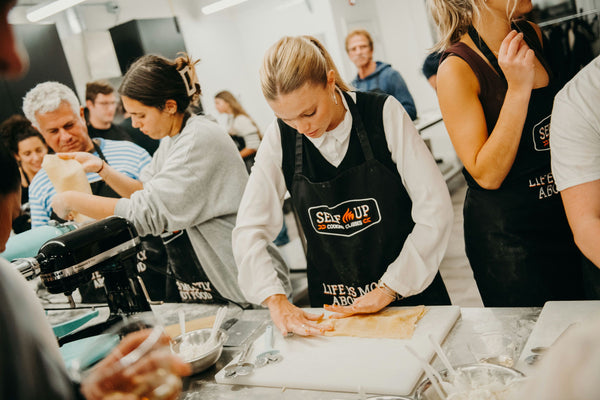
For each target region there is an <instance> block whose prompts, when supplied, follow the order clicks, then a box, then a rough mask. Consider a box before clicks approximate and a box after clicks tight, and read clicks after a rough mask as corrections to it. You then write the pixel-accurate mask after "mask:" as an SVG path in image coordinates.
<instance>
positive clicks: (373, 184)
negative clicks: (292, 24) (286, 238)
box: [233, 36, 452, 335]
mask: <svg viewBox="0 0 600 400" xmlns="http://www.w3.org/2000/svg"><path fill="white" fill-rule="evenodd" d="M260 76H261V85H262V90H263V94H264V96H265V98H266V100H267V103H268V104H269V106H270V107H271V108H272V110H273V111H274V113H275V116H276V118H277V119H276V120H275V121H274V122H273V123H272V124H271V125H270V126H269V128H268V129H267V131H266V133H265V136H264V138H263V141H262V144H261V147H260V149H259V151H258V153H257V156H256V164H255V165H254V168H253V170H252V174H251V175H250V179H249V181H248V185H247V186H246V190H245V192H244V196H243V198H242V202H241V205H240V209H239V211H238V219H237V222H236V227H235V229H234V232H233V245H234V256H235V258H236V261H237V264H238V268H239V271H240V275H239V282H240V287H241V288H242V291H243V292H244V294H245V295H246V298H247V299H248V300H249V301H251V302H253V303H256V304H263V305H265V306H268V307H269V310H270V312H271V317H272V319H273V321H274V323H275V325H276V326H277V327H278V328H279V329H280V331H281V332H282V334H284V335H285V334H288V333H290V332H291V333H296V334H300V335H316V334H321V333H323V331H324V330H327V329H331V326H330V325H329V324H325V325H320V324H317V320H318V319H319V317H320V316H319V315H315V314H311V313H306V312H304V311H303V310H301V309H300V308H298V307H296V306H294V305H293V304H292V303H290V302H289V301H288V299H287V298H286V296H285V292H284V290H283V286H282V285H281V282H280V281H279V279H278V277H277V275H276V273H275V270H274V269H273V267H272V265H271V263H270V262H269V258H268V254H267V251H266V246H267V244H268V243H270V242H271V241H272V240H273V238H274V237H275V235H276V234H277V232H278V231H279V227H280V226H281V221H282V211H281V206H282V202H283V199H284V195H285V193H286V190H287V191H289V193H290V194H291V198H292V202H293V204H294V206H295V208H296V210H297V212H298V214H299V217H300V220H301V224H302V228H303V230H304V233H305V236H306V240H307V249H308V254H307V274H308V291H309V297H310V303H311V306H313V307H323V306H325V308H326V309H328V310H331V311H334V312H337V313H338V314H335V315H336V316H338V317H339V316H346V315H352V314H358V313H373V312H377V311H379V310H381V309H382V308H384V307H386V306H388V305H390V304H394V305H410V304H449V303H450V299H449V297H448V293H447V291H446V288H445V286H444V283H443V282H442V280H441V278H440V275H439V273H438V266H439V262H440V260H441V259H442V256H443V255H444V252H445V250H446V245H447V243H448V239H449V235H450V228H451V224H452V205H451V202H450V196H449V194H448V189H447V187H446V184H445V182H444V179H443V178H442V176H441V174H440V172H439V170H438V168H437V166H436V164H435V161H434V160H433V158H432V156H431V154H430V153H429V151H428V150H427V147H426V146H425V144H424V142H423V141H422V139H421V138H420V137H419V135H418V133H417V130H416V129H415V127H414V125H413V124H412V122H411V120H410V117H409V116H408V114H407V113H406V111H405V110H404V109H403V108H402V106H401V105H400V103H399V102H398V101H397V100H396V99H395V98H394V97H392V96H389V95H386V94H377V93H363V92H355V93H354V92H350V89H349V88H348V86H347V85H346V84H345V83H344V82H343V81H342V79H341V78H340V76H339V74H338V72H337V69H336V67H335V65H334V64H333V62H332V60H331V57H330V56H329V54H328V53H327V51H326V50H325V49H324V48H323V46H322V45H321V43H319V41H317V40H316V39H315V38H312V37H310V36H298V37H284V38H282V39H280V40H279V41H278V42H277V43H275V44H274V45H273V46H272V47H271V48H270V49H269V50H268V51H267V53H266V55H265V57H264V61H263V65H262V68H261V70H260Z"/></svg>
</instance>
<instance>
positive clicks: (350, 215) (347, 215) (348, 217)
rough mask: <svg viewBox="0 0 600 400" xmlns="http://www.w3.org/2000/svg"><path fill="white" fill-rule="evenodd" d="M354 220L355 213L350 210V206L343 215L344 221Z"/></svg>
mask: <svg viewBox="0 0 600 400" xmlns="http://www.w3.org/2000/svg"><path fill="white" fill-rule="evenodd" d="M352 220H354V213H353V212H352V211H350V209H349V208H347V209H346V212H345V213H344V215H343V216H342V222H344V223H347V222H348V221H352Z"/></svg>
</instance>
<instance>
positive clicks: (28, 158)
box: [0, 114, 48, 233]
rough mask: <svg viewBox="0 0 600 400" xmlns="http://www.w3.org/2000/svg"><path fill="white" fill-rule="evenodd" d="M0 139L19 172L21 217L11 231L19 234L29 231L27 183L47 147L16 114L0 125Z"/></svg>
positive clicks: (45, 152)
mask: <svg viewBox="0 0 600 400" xmlns="http://www.w3.org/2000/svg"><path fill="white" fill-rule="evenodd" d="M0 137H2V140H3V141H4V143H5V145H6V146H7V147H8V149H9V150H10V152H11V153H12V154H13V155H14V157H15V159H16V160H17V163H18V165H19V171H20V172H21V215H20V216H19V217H17V218H16V219H15V220H14V221H13V231H14V232H15V233H21V232H24V231H26V230H29V229H31V214H30V212H29V190H28V188H29V183H30V182H31V181H32V180H33V177H34V176H35V174H37V172H38V171H39V170H40V169H41V168H42V161H43V160H44V156H45V155H46V154H48V146H46V142H45V141H44V138H43V137H42V135H40V133H39V132H38V131H37V130H36V129H35V128H34V127H33V126H32V125H31V122H29V120H28V119H27V118H25V117H24V116H22V115H18V114H17V115H13V116H12V117H10V118H8V119H7V120H5V121H4V122H2V124H0Z"/></svg>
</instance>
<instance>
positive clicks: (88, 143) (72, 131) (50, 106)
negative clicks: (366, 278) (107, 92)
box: [23, 82, 151, 228]
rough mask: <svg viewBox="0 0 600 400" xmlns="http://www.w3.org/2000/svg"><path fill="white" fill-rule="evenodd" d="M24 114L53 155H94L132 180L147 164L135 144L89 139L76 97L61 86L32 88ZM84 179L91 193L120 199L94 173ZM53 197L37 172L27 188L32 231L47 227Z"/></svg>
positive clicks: (47, 84) (46, 180)
mask: <svg viewBox="0 0 600 400" xmlns="http://www.w3.org/2000/svg"><path fill="white" fill-rule="evenodd" d="M23 112H24V113H25V116H26V117H27V119H29V120H30V121H31V123H32V124H33V126H35V127H36V128H37V129H38V130H39V131H40V133H41V134H42V136H43V137H44V139H45V140H46V143H47V144H48V146H49V147H50V148H51V149H52V150H54V151H55V152H56V153H70V152H75V151H84V152H90V153H93V154H94V155H96V156H98V157H100V158H102V159H103V160H104V161H105V162H106V163H107V164H109V165H110V166H111V167H113V168H114V169H116V170H117V171H120V172H123V173H124V174H126V175H128V176H130V177H131V178H133V179H138V178H139V176H140V173H141V171H142V169H143V168H144V167H145V166H146V165H147V164H148V163H150V160H151V158H150V155H149V154H148V153H147V152H146V151H145V150H144V149H142V148H141V147H139V146H137V145H136V144H134V143H131V142H126V141H113V140H106V139H102V138H94V139H92V138H90V136H89V135H88V131H87V126H86V123H85V119H84V115H83V108H82V107H81V106H80V104H79V100H78V99H77V96H76V95H75V93H74V92H73V91H72V90H71V89H70V88H68V87H67V86H65V85H63V84H61V83H58V82H44V83H40V84H38V85H37V86H36V87H34V88H33V89H31V90H30V91H29V92H28V93H27V94H26V95H25V98H24V99H23ZM103 165H104V164H103ZM98 172H100V171H98ZM87 178H88V181H89V182H90V184H91V186H92V192H93V193H94V194H96V195H99V196H107V197H120V196H119V195H118V194H117V193H115V192H114V191H113V190H112V189H111V188H110V187H109V186H108V185H107V184H106V183H105V182H104V181H103V180H102V178H101V177H100V175H98V174H97V173H88V174H87ZM55 194H56V191H55V189H54V186H52V183H51V182H50V179H49V178H48V174H46V172H45V171H44V170H43V169H42V170H40V172H38V173H37V174H36V176H35V178H34V179H33V181H32V182H31V185H30V186H29V201H30V204H31V227H32V228H34V227H37V226H41V225H46V224H47V223H48V221H49V220H50V219H51V218H53V216H52V209H51V207H50V204H51V200H52V197H53V196H54V195H55ZM53 219H57V218H56V217H55V216H54V218H53Z"/></svg>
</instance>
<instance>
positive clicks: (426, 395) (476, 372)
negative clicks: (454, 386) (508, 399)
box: [415, 363, 525, 400]
mask: <svg viewBox="0 0 600 400" xmlns="http://www.w3.org/2000/svg"><path fill="white" fill-rule="evenodd" d="M454 369H455V370H456V371H457V372H460V373H462V374H464V375H466V376H468V377H469V378H475V379H476V378H477V377H483V378H487V377H490V378H497V379H498V381H500V383H501V384H504V385H505V386H508V385H509V384H510V383H511V382H512V381H517V380H521V379H523V378H524V377H525V375H523V373H522V372H520V371H517V370H516V369H513V368H509V367H504V366H502V365H496V364H484V363H481V364H465V365H458V366H456V367H454ZM439 373H440V375H441V377H442V379H445V378H447V377H448V370H446V369H444V370H441V371H439ZM415 398H416V399H417V400H439V396H438V395H437V392H436V391H435V389H434V388H433V386H432V385H431V381H430V380H429V378H426V379H423V380H422V381H421V382H420V383H419V385H418V386H417V390H416V391H415Z"/></svg>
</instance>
